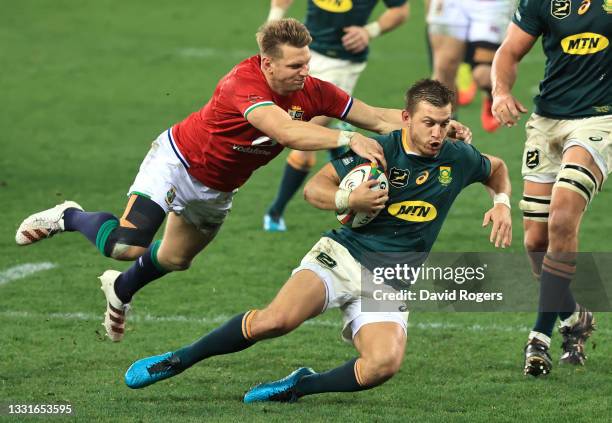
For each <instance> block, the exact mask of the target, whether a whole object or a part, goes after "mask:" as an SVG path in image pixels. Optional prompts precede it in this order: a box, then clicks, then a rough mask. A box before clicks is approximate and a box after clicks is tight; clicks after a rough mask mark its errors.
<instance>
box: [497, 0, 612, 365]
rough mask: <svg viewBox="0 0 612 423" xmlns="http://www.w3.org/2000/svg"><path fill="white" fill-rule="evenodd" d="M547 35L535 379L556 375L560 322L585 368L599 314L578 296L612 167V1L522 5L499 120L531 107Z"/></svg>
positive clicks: (534, 220)
mask: <svg viewBox="0 0 612 423" xmlns="http://www.w3.org/2000/svg"><path fill="white" fill-rule="evenodd" d="M540 35H542V46H543V48H544V54H545V55H546V65H545V69H544V79H543V80H542V81H541V83H540V93H539V94H538V95H537V96H536V97H535V99H534V102H535V111H534V113H533V114H532V115H531V117H530V118H529V120H528V121H527V124H526V130H527V141H526V143H525V149H524V153H523V168H522V173H523V179H524V190H523V200H522V201H521V203H520V207H521V209H522V210H523V225H524V230H525V241H524V242H525V248H526V250H527V253H528V254H529V256H530V259H531V262H532V268H533V273H534V275H535V276H536V278H538V279H539V280H540V301H539V308H538V316H537V320H536V323H535V325H534V328H533V330H532V331H531V333H530V334H529V337H528V342H527V345H526V347H525V367H524V372H525V374H530V375H533V376H538V375H541V374H544V375H545V374H548V373H550V371H551V368H552V359H551V357H550V354H549V352H548V350H549V348H550V337H551V336H552V332H553V328H554V325H555V322H556V320H557V317H559V318H560V320H561V325H560V328H559V331H560V333H561V335H562V336H563V343H562V349H563V353H562V355H561V360H560V362H561V363H569V364H578V365H581V364H584V360H585V359H586V356H585V353H584V345H585V341H586V340H587V338H588V337H589V336H590V335H591V333H592V331H593V329H594V318H593V315H592V313H591V312H589V311H588V310H586V309H585V308H584V307H582V306H580V305H578V304H576V301H575V299H574V297H573V295H572V292H571V290H570V288H569V285H570V282H571V280H572V278H573V276H574V273H575V271H576V266H575V258H576V252H577V251H578V230H579V227H580V221H581V219H582V216H583V213H584V211H585V209H586V207H587V206H588V204H589V203H590V202H591V201H592V200H593V198H594V197H595V195H596V194H597V192H598V191H599V190H601V187H602V184H603V182H605V180H606V178H607V176H608V174H609V173H610V170H611V169H612V137H611V136H610V133H611V131H612V74H611V71H612V51H611V47H610V42H611V41H612V2H610V1H608V0H603V1H602V0H593V1H591V0H584V1H582V3H581V2H579V1H574V2H571V1H570V0H543V1H534V0H521V1H520V3H519V6H518V9H517V11H516V12H515V14H514V17H513V19H512V23H511V24H510V26H509V27H508V33H507V36H506V39H505V40H504V42H503V44H502V46H501V47H500V49H499V50H498V51H497V54H496V56H495V60H494V62H493V68H492V78H493V97H494V101H493V105H492V112H493V114H494V115H495V117H496V118H497V119H498V120H499V122H500V123H501V124H503V125H506V126H513V125H515V124H516V122H517V120H518V118H519V116H520V113H526V112H527V108H525V106H523V105H522V104H521V103H520V102H519V101H518V100H517V99H516V98H514V97H513V96H512V94H511V90H512V86H513V85H514V81H515V80H516V77H517V68H518V63H519V62H520V61H521V59H522V58H523V56H525V54H527V52H529V50H531V48H532V47H533V45H534V44H535V42H536V40H537V38H538V37H539V36H540Z"/></svg>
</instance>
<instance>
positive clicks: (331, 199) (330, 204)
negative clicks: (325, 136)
mask: <svg viewBox="0 0 612 423" xmlns="http://www.w3.org/2000/svg"><path fill="white" fill-rule="evenodd" d="M376 184H378V181H376V180H370V181H366V182H364V183H363V184H361V185H359V186H358V187H357V188H355V189H354V190H353V191H351V193H350V194H349V197H348V205H349V208H350V209H351V210H353V211H355V212H362V213H368V214H374V213H376V212H378V211H380V210H382V209H383V208H384V207H385V203H386V202H387V200H388V199H389V191H388V190H386V189H385V190H378V191H372V189H371V188H373V187H374V186H375V185H376ZM339 185H340V178H339V177H338V174H337V173H336V169H334V166H333V165H332V164H331V163H328V164H327V165H325V166H324V167H323V168H322V169H321V170H320V171H319V172H317V174H316V175H315V176H313V177H312V178H311V179H310V180H309V181H308V182H307V183H306V186H305V187H304V199H305V200H306V201H308V202H309V203H310V204H312V205H313V206H315V207H316V208H318V209H323V210H336V209H337V206H336V193H337V192H338V186H339Z"/></svg>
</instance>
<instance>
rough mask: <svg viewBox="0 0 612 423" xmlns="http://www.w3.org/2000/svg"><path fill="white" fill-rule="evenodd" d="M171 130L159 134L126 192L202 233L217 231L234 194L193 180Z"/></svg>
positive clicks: (228, 210)
mask: <svg viewBox="0 0 612 423" xmlns="http://www.w3.org/2000/svg"><path fill="white" fill-rule="evenodd" d="M178 151H179V150H178V149H177V147H176V144H174V141H173V139H172V132H171V129H168V130H166V131H164V132H162V133H161V134H160V135H159V137H157V139H156V140H155V141H153V143H152V144H151V149H150V150H149V152H148V153H147V155H146V157H145V158H144V160H143V162H142V164H141V165H140V170H139V171H138V174H137V175H136V178H135V180H134V183H133V184H132V186H131V187H130V189H129V191H128V196H129V195H131V194H141V195H144V196H147V197H149V198H150V199H151V200H153V201H155V203H157V204H158V205H159V206H160V207H161V208H162V209H164V211H165V212H166V213H168V212H170V211H171V212H174V213H176V214H179V215H182V216H183V217H184V218H185V220H187V221H188V222H190V223H191V224H193V225H194V226H195V227H196V228H198V229H199V230H200V231H202V232H204V233H210V232H213V233H214V232H216V230H218V229H219V227H220V226H221V224H222V223H223V221H224V220H225V217H226V216H227V214H228V213H229V212H230V210H231V208H232V197H233V195H234V193H235V192H236V191H237V190H236V191H234V192H221V191H217V190H215V189H212V188H209V187H207V186H206V185H204V184H202V183H201V182H200V181H198V180H196V179H194V178H193V177H192V176H191V175H190V174H189V173H188V172H187V169H185V166H184V165H183V163H182V162H181V159H180V157H179V154H180V153H179V152H178Z"/></svg>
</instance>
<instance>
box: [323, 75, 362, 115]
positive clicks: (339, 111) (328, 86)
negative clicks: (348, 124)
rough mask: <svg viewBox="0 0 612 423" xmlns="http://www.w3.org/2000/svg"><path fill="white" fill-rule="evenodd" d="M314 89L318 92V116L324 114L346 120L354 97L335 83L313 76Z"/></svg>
mask: <svg viewBox="0 0 612 423" xmlns="http://www.w3.org/2000/svg"><path fill="white" fill-rule="evenodd" d="M313 81H314V89H315V90H316V92H317V94H318V95H317V96H316V97H315V98H316V100H317V104H316V106H317V110H318V113H315V115H316V116H318V115H324V116H329V117H334V118H337V119H340V120H344V118H346V115H348V112H349V111H350V110H351V107H352V106H353V97H351V96H350V95H348V94H347V93H346V92H344V91H343V90H342V89H340V88H338V87H337V86H335V85H334V84H332V83H330V82H326V81H322V80H320V79H317V78H313Z"/></svg>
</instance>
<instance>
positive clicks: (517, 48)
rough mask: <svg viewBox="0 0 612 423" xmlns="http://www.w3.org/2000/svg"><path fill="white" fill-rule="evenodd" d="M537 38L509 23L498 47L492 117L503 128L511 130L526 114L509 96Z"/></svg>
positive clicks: (493, 71) (492, 70)
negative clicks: (520, 64) (520, 68)
mask: <svg viewBox="0 0 612 423" xmlns="http://www.w3.org/2000/svg"><path fill="white" fill-rule="evenodd" d="M536 39H537V37H534V36H533V35H530V34H528V33H526V32H525V31H523V30H522V29H521V28H519V27H518V26H517V25H516V24H515V23H513V22H511V23H510V25H509V26H508V32H507V33H506V38H505V39H504V41H503V43H502V45H501V47H500V48H499V49H498V50H497V52H496V53H495V57H494V58H493V64H492V67H491V82H492V87H493V88H492V93H493V104H492V106H491V113H493V116H495V118H496V119H497V120H498V121H499V122H500V123H501V124H502V125H505V126H508V127H510V126H514V125H516V122H517V121H518V119H519V118H520V114H521V113H527V111H528V110H527V108H526V107H525V106H523V105H522V104H521V103H520V102H519V101H518V100H517V99H516V98H514V96H513V95H512V93H511V91H512V87H513V86H514V82H515V81H516V75H517V72H518V64H519V62H520V61H521V59H522V58H523V56H525V54H527V52H529V50H531V48H532V47H533V44H534V43H535V41H536Z"/></svg>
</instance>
